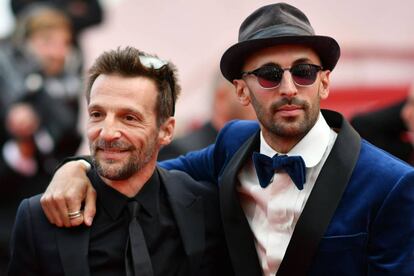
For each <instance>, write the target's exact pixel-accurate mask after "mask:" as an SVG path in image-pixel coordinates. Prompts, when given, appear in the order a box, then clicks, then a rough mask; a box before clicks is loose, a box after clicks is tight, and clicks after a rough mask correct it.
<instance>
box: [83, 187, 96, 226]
mask: <svg viewBox="0 0 414 276" xmlns="http://www.w3.org/2000/svg"><path fill="white" fill-rule="evenodd" d="M95 214H96V191H95V189H94V188H93V187H92V186H88V189H87V191H86V200H85V210H84V214H83V215H84V221H85V224H86V225H88V226H91V225H92V221H93V218H94V217H95Z"/></svg>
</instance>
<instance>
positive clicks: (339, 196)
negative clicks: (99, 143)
mask: <svg viewBox="0 0 414 276" xmlns="http://www.w3.org/2000/svg"><path fill="white" fill-rule="evenodd" d="M339 56H340V48H339V45H338V43H337V42H336V41H335V40H334V39H333V38H331V37H327V36H319V35H315V33H314V31H313V29H312V27H311V25H310V23H309V21H308V19H307V17H306V16H305V15H304V14H303V13H302V12H301V11H300V10H298V9H297V8H295V7H292V6H290V5H288V4H285V3H278V4H272V5H268V6H264V7H262V8H260V9H258V10H256V11H255V12H253V13H252V14H251V15H250V16H249V17H248V18H247V19H246V20H245V21H244V22H243V23H242V25H241V27H240V30H239V42H238V43H236V44H235V45H233V46H231V47H230V48H229V49H228V50H227V51H226V52H225V53H224V55H223V57H222V59H221V64H220V67H221V71H222V73H223V75H224V76H225V77H226V79H228V80H229V81H230V82H232V83H233V84H234V86H235V88H236V93H237V96H238V98H239V101H240V103H241V104H243V105H249V104H251V105H252V106H253V107H254V109H255V111H256V114H257V117H258V121H259V123H256V122H249V121H233V122H231V123H229V124H228V125H227V126H226V127H225V128H224V129H223V130H222V131H221V132H220V134H219V136H218V138H217V140H216V143H215V145H211V146H209V147H208V148H206V149H204V150H201V151H198V152H192V153H189V154H187V155H185V156H182V157H180V158H178V159H176V160H171V161H166V162H164V163H161V165H162V166H163V167H164V168H168V169H180V170H184V171H186V172H187V173H189V174H190V175H191V176H192V177H193V178H194V179H196V180H208V181H211V182H213V183H216V184H218V186H219V197H220V208H221V216H222V221H223V226H224V232H225V236H226V242H227V246H228V248H229V253H230V257H231V261H232V265H233V268H234V271H235V274H236V275H249V276H250V275H274V274H275V273H277V275H295V276H296V275H414V219H413V218H414V170H413V168H411V167H410V166H409V165H407V164H405V163H403V162H402V161H400V160H398V159H396V158H394V157H392V156H391V155H389V154H387V153H386V152H384V151H382V150H380V149H378V148H376V147H374V146H372V145H371V144H369V143H368V142H366V141H364V140H361V138H360V136H359V135H358V134H357V133H356V132H355V131H354V129H353V128H352V127H351V126H350V125H349V123H348V122H347V121H346V120H345V119H344V118H343V117H342V115H340V114H339V113H336V112H333V111H329V110H322V111H321V110H320V106H319V104H320V101H321V100H323V99H325V98H327V97H328V95H329V87H330V74H331V72H332V70H333V69H334V67H335V65H336V63H337V61H338V59H339ZM81 166H82V165H81V163H80V162H79V161H76V162H69V163H68V164H66V165H65V166H64V167H63V168H62V169H61V170H59V171H58V173H57V174H56V176H55V179H54V181H53V183H52V184H51V185H50V186H49V188H48V190H47V191H46V193H45V195H44V196H43V199H42V203H43V207H44V210H45V212H46V214H47V217H48V218H49V219H50V220H51V222H52V223H55V224H57V225H60V226H62V225H65V226H75V225H79V224H80V223H82V222H83V218H82V219H79V218H78V219H77V220H69V218H68V217H67V213H68V212H73V211H77V210H79V209H80V207H81V201H82V200H83V198H84V197H85V194H86V192H85V191H91V186H90V185H89V184H87V183H86V180H80V181H79V179H82V178H83V179H84V177H83V170H80V169H79V168H80V167H81ZM79 171H82V173H79ZM72 175H75V176H76V177H77V178H76V179H74V180H73V181H67V178H68V177H70V176H72ZM85 183H86V184H85ZM88 194H92V196H89V197H88V199H87V204H86V206H85V211H84V220H85V223H86V224H90V222H91V217H93V215H94V197H93V192H88ZM54 207H57V208H54Z"/></svg>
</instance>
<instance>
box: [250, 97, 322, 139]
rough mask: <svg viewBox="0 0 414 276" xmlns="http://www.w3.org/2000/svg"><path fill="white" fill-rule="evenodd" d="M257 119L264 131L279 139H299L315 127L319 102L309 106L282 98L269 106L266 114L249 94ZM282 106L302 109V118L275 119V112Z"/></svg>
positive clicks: (298, 100)
mask: <svg viewBox="0 0 414 276" xmlns="http://www.w3.org/2000/svg"><path fill="white" fill-rule="evenodd" d="M250 95H251V99H252V105H253V108H254V109H255V111H256V115H257V119H258V120H259V122H260V123H261V125H262V126H263V128H264V129H266V130H267V131H268V132H270V133H272V134H273V135H275V136H277V137H281V138H289V139H301V138H303V137H304V136H305V135H306V134H307V133H308V132H309V130H310V129H311V128H312V127H313V126H314V125H315V123H316V120H317V119H318V115H319V102H317V104H315V105H313V106H311V105H310V104H309V103H308V102H306V101H304V100H300V99H297V98H282V99H280V100H278V101H277V102H274V103H272V104H271V106H270V108H269V110H268V113H267V112H266V110H265V108H264V107H263V106H262V105H261V104H260V103H259V102H258V101H257V99H256V97H255V96H254V94H253V93H251V94H250ZM284 105H296V106H299V107H301V108H302V109H303V111H304V116H301V117H299V118H298V117H291V118H289V117H286V118H280V119H276V118H275V114H276V113H277V110H278V109H279V108H281V107H282V106H284Z"/></svg>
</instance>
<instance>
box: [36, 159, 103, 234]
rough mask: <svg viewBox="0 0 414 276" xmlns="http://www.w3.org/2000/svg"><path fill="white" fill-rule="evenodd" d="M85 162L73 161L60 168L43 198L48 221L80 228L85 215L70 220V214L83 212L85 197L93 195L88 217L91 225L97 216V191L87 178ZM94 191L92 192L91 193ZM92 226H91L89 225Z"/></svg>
mask: <svg viewBox="0 0 414 276" xmlns="http://www.w3.org/2000/svg"><path fill="white" fill-rule="evenodd" d="M85 169H86V168H85V165H84V164H83V162H78V161H71V162H68V163H66V164H64V165H63V166H62V167H61V168H59V169H58V170H57V171H56V173H55V175H54V176H53V179H52V181H51V182H50V184H49V186H48V188H47V189H46V191H45V193H44V194H43V196H42V198H41V201H40V202H41V205H42V208H43V211H44V212H45V215H46V217H47V218H48V220H49V221H50V222H51V223H52V224H55V225H57V226H59V227H62V226H65V227H71V226H78V225H80V224H82V223H83V222H84V219H83V215H82V216H76V217H72V218H69V216H68V213H73V212H77V211H79V210H81V206H82V201H83V200H84V198H85V196H86V195H87V194H88V195H89V194H91V196H92V198H91V199H90V200H89V202H90V203H89V206H88V217H89V222H90V223H91V221H92V219H91V218H93V216H94V214H95V206H91V205H92V204H93V205H95V202H96V195H95V198H93V197H94V193H95V190H94V189H93V187H92V184H91V183H90V181H89V178H88V177H87V176H86V172H85ZM91 190H92V191H91ZM87 225H90V224H87Z"/></svg>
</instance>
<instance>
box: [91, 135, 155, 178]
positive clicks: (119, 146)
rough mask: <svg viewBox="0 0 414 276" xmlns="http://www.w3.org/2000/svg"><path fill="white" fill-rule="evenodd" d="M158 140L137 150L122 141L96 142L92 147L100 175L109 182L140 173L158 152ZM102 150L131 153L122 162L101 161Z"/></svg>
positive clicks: (149, 141) (94, 163)
mask: <svg viewBox="0 0 414 276" xmlns="http://www.w3.org/2000/svg"><path fill="white" fill-rule="evenodd" d="M155 141H156V139H155V137H151V139H148V144H147V145H146V146H144V147H143V148H141V149H137V148H136V147H134V146H133V145H130V144H129V143H125V142H122V141H112V142H107V141H105V140H103V139H99V140H97V141H95V142H94V143H93V144H92V145H91V146H90V149H91V154H92V158H93V159H92V162H93V165H94V166H95V168H96V170H97V172H98V174H99V175H100V176H101V177H104V178H106V179H109V180H125V179H128V178H130V177H131V176H132V175H134V174H135V173H137V172H139V171H140V170H141V169H142V168H143V167H144V166H145V165H146V164H148V162H149V161H150V160H151V159H152V157H153V156H154V154H155V151H156V144H155V143H156V142H155ZM100 150H119V151H122V152H129V155H128V157H127V158H125V159H122V160H113V159H103V160H102V159H100V158H99V157H98V152H99V151H100Z"/></svg>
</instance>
